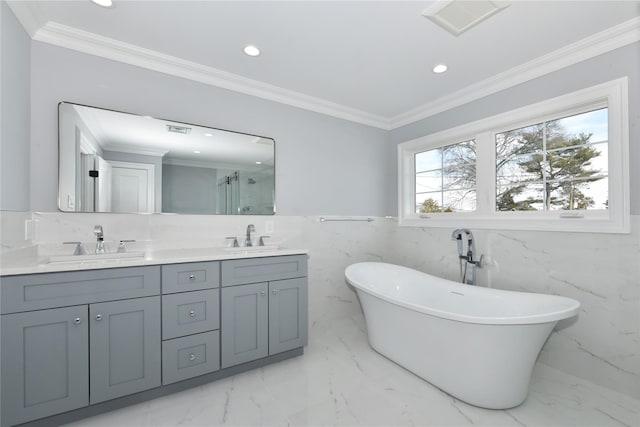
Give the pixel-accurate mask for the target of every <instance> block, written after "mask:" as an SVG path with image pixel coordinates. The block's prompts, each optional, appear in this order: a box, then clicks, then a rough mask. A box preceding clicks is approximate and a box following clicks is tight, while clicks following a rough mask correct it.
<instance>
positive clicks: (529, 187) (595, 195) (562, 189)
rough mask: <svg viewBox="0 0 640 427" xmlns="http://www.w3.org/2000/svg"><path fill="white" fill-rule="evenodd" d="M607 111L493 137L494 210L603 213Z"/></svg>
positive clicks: (605, 182)
mask: <svg viewBox="0 0 640 427" xmlns="http://www.w3.org/2000/svg"><path fill="white" fill-rule="evenodd" d="M607 112H608V109H607V108H601V109H598V110H595V111H589V112H586V113H581V114H576V115H573V116H570V117H565V118H561V119H556V120H549V121H546V122H543V123H537V124H535V125H531V126H527V127H523V128H519V129H514V130H509V131H504V132H500V133H497V134H496V137H495V141H496V210H498V211H549V210H558V209H561V210H582V209H607V207H608V206H607V205H608V200H609V198H608V193H609V186H608V185H607V182H608V181H607V169H608V160H607V157H608V156H607V152H608V140H607V139H608V132H607V127H608V120H607Z"/></svg>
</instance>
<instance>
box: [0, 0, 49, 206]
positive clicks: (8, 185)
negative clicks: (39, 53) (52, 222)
mask: <svg viewBox="0 0 640 427" xmlns="http://www.w3.org/2000/svg"><path fill="white" fill-rule="evenodd" d="M0 15H1V16H0V19H1V22H2V25H0V39H1V40H0V63H1V68H2V71H1V72H0V75H1V77H0V94H1V96H0V98H1V104H2V105H1V106H0V112H1V113H0V115H1V123H0V129H1V132H0V210H12V211H28V210H29V164H30V161H29V147H30V144H29V140H30V135H29V120H30V119H29V117H30V111H29V109H30V104H29V99H30V95H29V92H30V82H29V74H30V67H31V60H30V52H31V39H30V38H29V35H28V34H27V33H26V32H25V31H24V29H23V28H22V25H20V23H19V22H18V20H17V19H16V17H15V16H14V14H13V12H11V9H9V7H8V6H7V4H6V3H5V2H4V1H3V2H0ZM53 196H54V200H55V194H54V195H53Z"/></svg>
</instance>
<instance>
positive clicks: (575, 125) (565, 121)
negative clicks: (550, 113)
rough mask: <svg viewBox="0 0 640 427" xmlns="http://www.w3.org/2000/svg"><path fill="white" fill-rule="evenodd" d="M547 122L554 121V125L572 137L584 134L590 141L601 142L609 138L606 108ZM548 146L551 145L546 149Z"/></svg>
mask: <svg viewBox="0 0 640 427" xmlns="http://www.w3.org/2000/svg"><path fill="white" fill-rule="evenodd" d="M549 123H554V124H555V126H557V127H558V128H560V129H562V132H563V133H565V134H567V135H571V136H572V137H573V138H579V137H580V136H581V135H585V136H589V141H590V142H602V141H607V140H608V139H609V130H608V123H609V117H608V109H607V108H601V109H599V110H595V111H589V112H587V113H581V114H576V115H574V116H570V117H565V118H561V119H558V120H554V121H552V122H549ZM550 148H552V147H551V146H550V145H548V146H547V149H550Z"/></svg>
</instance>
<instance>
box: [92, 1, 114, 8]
mask: <svg viewBox="0 0 640 427" xmlns="http://www.w3.org/2000/svg"><path fill="white" fill-rule="evenodd" d="M91 1H92V2H93V3H95V4H97V5H98V6H102V7H111V6H113V1H111V0H91Z"/></svg>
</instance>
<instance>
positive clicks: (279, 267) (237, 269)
mask: <svg viewBox="0 0 640 427" xmlns="http://www.w3.org/2000/svg"><path fill="white" fill-rule="evenodd" d="M306 275H307V256H306V255H289V256H280V257H268V258H250V259H237V260H230V261H223V262H222V286H234V285H241V284H245V283H258V282H268V281H271V280H280V279H293V278H295V277H305V276H306Z"/></svg>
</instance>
